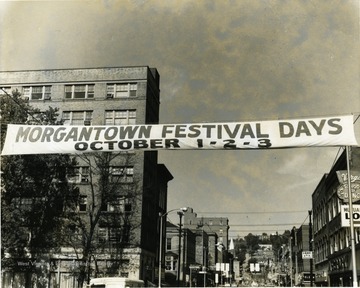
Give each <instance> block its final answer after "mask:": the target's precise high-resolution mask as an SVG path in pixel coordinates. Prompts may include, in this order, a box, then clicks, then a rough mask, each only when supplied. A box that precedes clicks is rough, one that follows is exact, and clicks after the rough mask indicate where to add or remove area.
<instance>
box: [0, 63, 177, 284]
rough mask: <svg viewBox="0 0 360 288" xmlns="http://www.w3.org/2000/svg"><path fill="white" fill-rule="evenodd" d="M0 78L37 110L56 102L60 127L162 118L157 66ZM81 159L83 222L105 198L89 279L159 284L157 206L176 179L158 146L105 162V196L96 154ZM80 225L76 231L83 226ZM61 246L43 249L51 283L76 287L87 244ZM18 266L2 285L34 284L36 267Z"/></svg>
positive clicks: (7, 92)
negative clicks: (126, 279) (161, 161)
mask: <svg viewBox="0 0 360 288" xmlns="http://www.w3.org/2000/svg"><path fill="white" fill-rule="evenodd" d="M0 83H1V88H2V91H1V94H2V95H1V97H11V93H12V91H15V90H17V91H18V92H20V93H21V97H23V98H24V99H27V100H28V101H29V104H30V105H31V106H32V107H35V108H38V109H39V111H40V112H42V111H45V110H46V109H48V108H49V106H50V107H52V108H57V109H59V111H58V113H59V120H61V121H62V123H63V125H81V126H89V125H131V124H158V123H159V105H160V87H159V85H160V76H159V73H158V72H157V70H156V69H155V68H149V67H147V66H140V67H116V68H93V69H60V70H34V71H13V72H0ZM99 154H100V153H99ZM113 154H114V153H113ZM76 160H77V165H76V167H74V171H73V172H72V173H71V175H69V181H70V182H72V183H73V184H74V185H76V186H77V189H78V190H79V194H80V195H81V199H80V204H79V207H78V211H77V212H78V213H79V215H80V216H81V217H82V218H83V219H84V220H83V221H84V223H87V225H90V224H91V223H90V222H89V221H88V220H86V219H89V215H90V214H89V213H94V211H92V210H91V209H92V208H93V207H95V206H96V205H98V204H99V203H101V205H100V204H99V205H100V206H101V208H99V209H100V210H101V211H100V214H99V215H100V217H99V221H98V222H96V223H95V224H96V229H94V235H95V236H94V238H93V241H94V247H93V252H92V253H93V254H94V259H95V258H96V261H92V262H91V263H90V264H89V265H90V266H93V267H92V269H90V271H92V272H91V275H89V277H94V276H96V277H100V276H126V277H129V278H134V279H142V280H144V281H145V283H148V282H156V278H157V273H156V267H157V265H158V263H159V259H158V255H159V244H158V239H159V231H160V230H159V228H160V227H159V212H163V211H166V210H167V183H168V181H170V180H171V179H172V178H173V177H172V175H171V173H170V172H169V171H168V170H167V168H166V166H165V165H163V164H159V163H158V157H157V152H156V151H148V152H142V151H133V152H121V153H118V154H117V155H116V157H115V156H114V157H113V158H112V160H111V162H110V161H109V162H108V163H107V164H108V165H109V167H108V168H109V171H110V172H109V177H110V178H111V181H110V182H111V183H112V184H111V185H112V186H111V187H113V188H114V189H113V193H109V194H111V195H112V197H111V199H110V198H106V199H105V200H108V201H105V200H104V199H103V198H104V197H96V196H95V197H94V194H93V193H92V192H93V191H94V187H95V188H96V187H97V189H98V190H97V191H100V190H99V188H98V186H99V185H98V183H99V182H96V181H99V178H96V177H99V176H96V172H94V171H95V169H91V168H92V167H94V166H95V165H97V164H96V158H95V156H92V155H89V156H88V157H83V156H77V157H76ZM120 178H121V179H120ZM96 179H97V180H96ZM125 191H126V192H125ZM125 194H126V195H125ZM129 195H131V196H129ZM100 198H101V199H100ZM130 199H131V200H130ZM99 201H100V202H99ZM99 205H98V206H99ZM87 221H88V222H87ZM124 227H126V229H125V228H124ZM75 230H76V229H75ZM75 230H74V233H78V232H79V231H75ZM125 230H127V232H126V233H127V234H128V235H127V236H126V238H127V240H126V241H125V242H122V243H119V238H121V239H122V240H123V239H124V234H125V232H124V231H125ZM120 235H121V236H120ZM60 246H61V249H60V250H57V251H56V253H55V252H52V251H46V261H47V262H48V263H54V265H50V264H49V265H48V266H49V267H50V268H49V269H48V270H49V271H48V282H49V285H50V286H49V287H77V281H76V275H75V273H74V269H75V268H76V267H77V266H79V265H82V264H80V263H78V262H79V259H80V258H81V254H82V249H81V247H77V246H76V245H72V246H73V247H71V246H67V245H60ZM40 258H41V256H40V254H39V255H38V257H37V259H18V262H17V263H23V262H24V261H25V262H26V263H28V261H30V262H31V263H33V264H31V265H30V266H32V265H35V264H36V263H37V264H38V262H39V261H40V260H39V259H40ZM42 261H44V260H42ZM95 266H96V267H95ZM114 267H115V268H114ZM17 268H19V267H14V269H13V270H12V271H7V270H3V271H2V272H3V276H4V277H3V284H4V285H3V287H20V285H25V286H26V287H30V286H27V284H26V283H27V282H26V281H27V280H26V278H27V277H28V276H26V274H29V273H32V271H33V269H28V270H26V269H25V271H24V269H17ZM110 268H111V269H110ZM3 269H6V267H3ZM17 272H19V273H17ZM56 285H57V286H56Z"/></svg>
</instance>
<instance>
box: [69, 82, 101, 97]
mask: <svg viewBox="0 0 360 288" xmlns="http://www.w3.org/2000/svg"><path fill="white" fill-rule="evenodd" d="M94 87H95V85H94V84H82V85H65V98H66V99H85V98H94Z"/></svg>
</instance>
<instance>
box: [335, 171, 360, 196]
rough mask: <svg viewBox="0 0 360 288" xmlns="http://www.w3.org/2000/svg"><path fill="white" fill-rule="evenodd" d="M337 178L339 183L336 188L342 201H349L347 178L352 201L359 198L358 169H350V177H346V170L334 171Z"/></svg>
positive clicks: (359, 181) (359, 178)
mask: <svg viewBox="0 0 360 288" xmlns="http://www.w3.org/2000/svg"><path fill="white" fill-rule="evenodd" d="M336 175H337V178H338V180H339V183H340V185H339V186H338V188H337V195H338V197H339V198H340V199H341V200H343V201H344V202H348V201H349V180H350V188H351V197H352V201H353V202H356V201H358V200H360V171H354V170H351V171H350V179H348V172H347V171H346V170H339V171H336Z"/></svg>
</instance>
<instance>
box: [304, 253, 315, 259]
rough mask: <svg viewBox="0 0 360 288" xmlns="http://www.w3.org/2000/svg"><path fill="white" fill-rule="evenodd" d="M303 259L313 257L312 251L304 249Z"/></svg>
mask: <svg viewBox="0 0 360 288" xmlns="http://www.w3.org/2000/svg"><path fill="white" fill-rule="evenodd" d="M302 259H313V252H312V251H302Z"/></svg>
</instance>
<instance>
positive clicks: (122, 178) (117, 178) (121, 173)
mask: <svg viewBox="0 0 360 288" xmlns="http://www.w3.org/2000/svg"><path fill="white" fill-rule="evenodd" d="M110 173H111V181H112V182H114V183H116V182H121V183H131V182H133V180H134V167H116V166H113V167H111V169H110Z"/></svg>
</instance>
